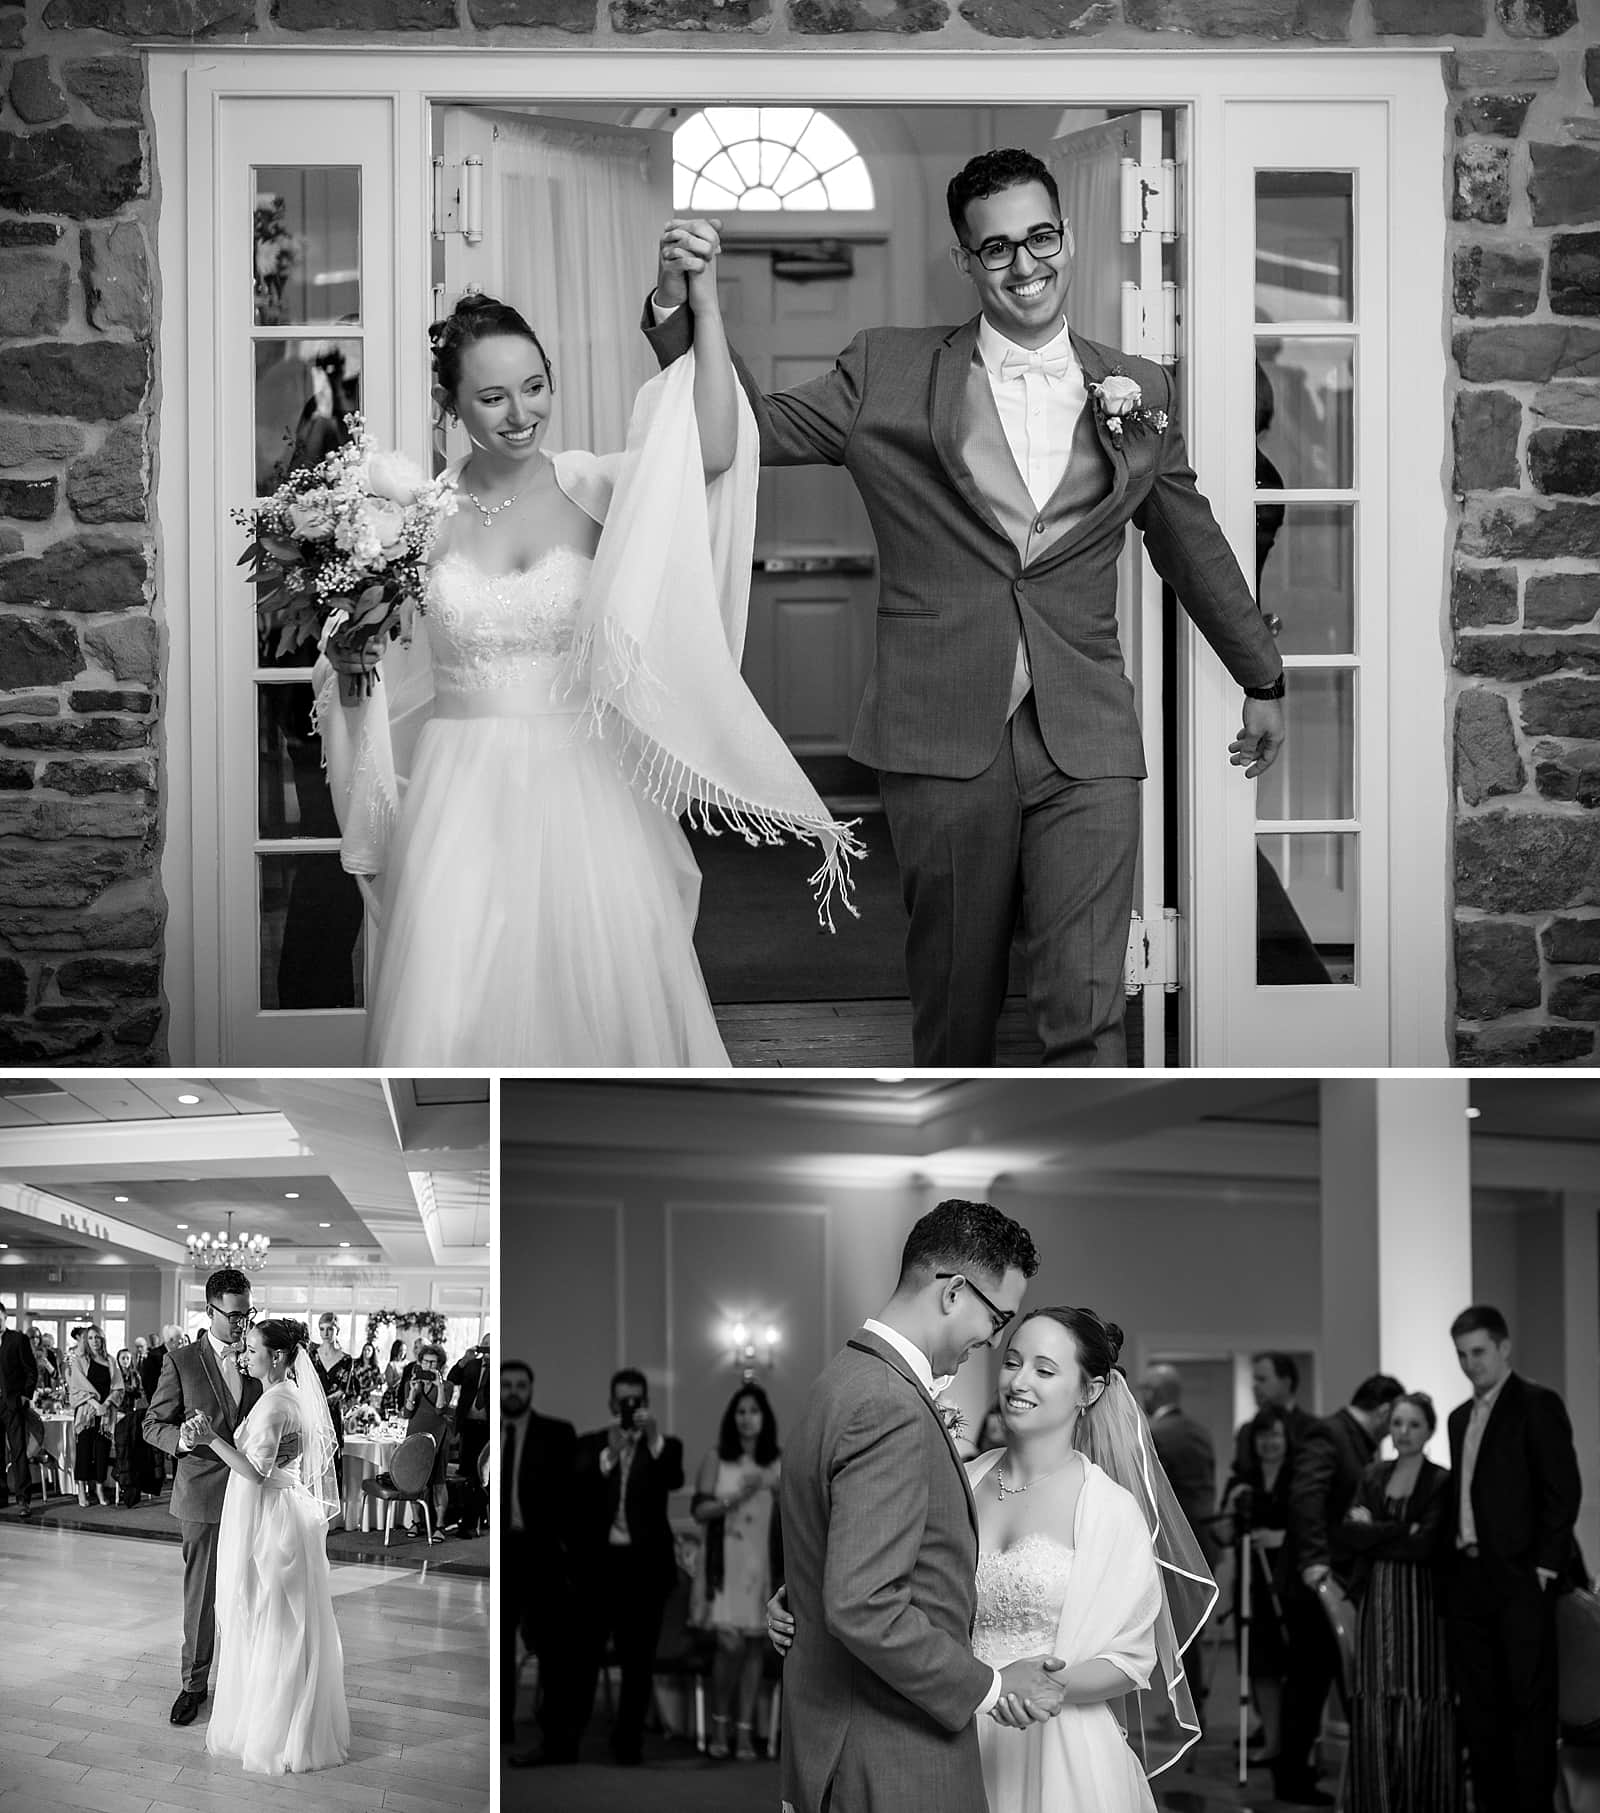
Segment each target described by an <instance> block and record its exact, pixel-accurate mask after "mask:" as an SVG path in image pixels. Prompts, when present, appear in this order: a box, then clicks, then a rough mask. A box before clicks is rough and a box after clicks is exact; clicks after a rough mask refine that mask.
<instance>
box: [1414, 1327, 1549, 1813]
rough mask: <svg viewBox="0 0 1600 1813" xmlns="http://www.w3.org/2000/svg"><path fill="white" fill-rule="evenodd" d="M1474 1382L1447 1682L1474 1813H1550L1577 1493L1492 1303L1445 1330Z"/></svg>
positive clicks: (1453, 1516) (1454, 1424)
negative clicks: (1560, 1638) (1562, 1625)
mask: <svg viewBox="0 0 1600 1813" xmlns="http://www.w3.org/2000/svg"><path fill="white" fill-rule="evenodd" d="M1450 1338H1451V1340H1452V1341H1454V1343H1455V1349H1456V1358H1457V1360H1458V1362H1459V1363H1460V1366H1461V1370H1462V1372H1463V1373H1465V1374H1466V1376H1467V1378H1468V1380H1469V1381H1470V1383H1471V1385H1472V1398H1471V1401H1470V1402H1469V1403H1466V1404H1458V1405H1457V1406H1456V1408H1455V1409H1454V1410H1452V1411H1451V1412H1450V1464H1451V1467H1452V1469H1453V1470H1452V1473H1451V1476H1450V1483H1451V1493H1450V1508H1449V1524H1448V1529H1449V1536H1448V1541H1449V1545H1450V1548H1449V1555H1450V1566H1449V1577H1448V1583H1447V1587H1446V1594H1445V1616H1446V1637H1447V1641H1448V1644H1449V1659H1450V1672H1451V1678H1452V1682H1453V1684H1454V1687H1455V1691H1456V1696H1457V1699H1458V1701H1459V1704H1460V1709H1461V1729H1462V1732H1463V1733H1464V1735H1465V1737H1466V1743H1467V1761H1468V1766H1469V1769H1470V1772H1471V1776H1472V1799H1473V1805H1474V1806H1475V1807H1481V1808H1486V1809H1492V1813H1549V1809H1550V1807H1551V1805H1552V1804H1553V1801H1554V1798H1555V1790H1556V1773H1557V1766H1556V1740H1557V1734H1558V1727H1557V1717H1556V1636H1555V1595H1556V1589H1557V1587H1558V1586H1559V1585H1560V1584H1561V1583H1562V1581H1563V1579H1564V1578H1565V1577H1566V1576H1567V1574H1568V1572H1569V1570H1571V1569H1572V1568H1573V1566H1574V1563H1575V1544H1574V1539H1573V1529H1574V1525H1575V1524H1576V1522H1577V1517H1578V1506H1579V1502H1580V1500H1581V1497H1582V1486H1581V1483H1580V1480H1579V1474H1578V1460H1577V1455H1576V1453H1575V1452H1574V1449H1573V1445H1572V1424H1571V1423H1570V1421H1569V1420H1568V1417H1567V1410H1566V1406H1565V1405H1564V1404H1563V1403H1562V1401H1561V1399H1560V1398H1559V1397H1558V1396H1557V1395H1556V1393H1555V1392H1553V1391H1551V1390H1550V1389H1549V1388H1548V1387H1546V1386H1543V1385H1535V1384H1533V1383H1532V1381H1531V1380H1528V1379H1525V1378H1523V1377H1522V1375H1521V1374H1520V1373H1518V1372H1515V1371H1513V1370H1512V1365H1511V1331H1510V1329H1509V1328H1508V1327H1507V1325H1506V1319H1505V1317H1504V1316H1503V1315H1502V1314H1501V1313H1500V1311H1499V1310H1498V1309H1496V1308H1495V1307H1494V1306H1493V1305H1492V1304H1487V1303H1476V1304H1473V1305H1472V1307H1471V1308H1469V1309H1465V1310H1463V1311H1462V1312H1461V1314H1460V1315H1459V1316H1457V1317H1456V1319H1455V1321H1454V1322H1452V1323H1451V1325H1450Z"/></svg>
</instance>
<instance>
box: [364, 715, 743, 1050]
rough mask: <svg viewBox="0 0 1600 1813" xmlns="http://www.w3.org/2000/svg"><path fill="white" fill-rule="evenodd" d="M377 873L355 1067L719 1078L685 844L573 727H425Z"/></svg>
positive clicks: (482, 722)
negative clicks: (363, 1046) (382, 869)
mask: <svg viewBox="0 0 1600 1813" xmlns="http://www.w3.org/2000/svg"><path fill="white" fill-rule="evenodd" d="M389 876H390V880H389V883H388V898H387V900H386V901H385V905H384V910H383V924H382V933H381V937H382V947H381V951H380V957H379V967H378V980H377V986H376V989H375V994H374V1000H373V1002H372V1009H371V1013H370V1016H369V1022H368V1024H369V1034H368V1049H367V1061H368V1062H369V1063H371V1064H375V1065H385V1066H392V1065H395V1064H422V1065H462V1066H483V1067H487V1066H492V1065H547V1064H548V1065H560V1066H591V1065H592V1066H609V1065H617V1066H636V1065H661V1066H671V1067H683V1066H712V1065H718V1066H720V1065H726V1064H727V1062H728V1058H727V1054H726V1052H725V1051H724V1049H723V1045H722V1040H721V1037H720V1036H719V1034H718V1032H717V1024H716V1019H715V1017H714V1015H713V1014H712V1011H711V1002H710V999H709V997H708V996H707V994H706V988H705V982H704V980H703V978H702V977H701V974H700V965H699V962H698V960H697V959H696V957H695V952H694V922H695V916H696V914H697V912H698V911H699V905H700V872H699V869H698V868H697V867H696V865H695V861H694V857H693V855H692V854H691V853H690V850H689V844H688V839H687V838H686V837H685V836H684V834H683V831H682V829H681V827H680V826H679V824H678V822H677V821H676V819H674V818H672V817H670V816H669V815H668V814H667V813H665V812H663V811H662V810H661V809H660V808H659V807H657V806H654V805H652V804H650V803H649V802H648V801H647V800H645V799H644V798H642V797H641V796H640V795H639V794H638V793H636V792H635V791H634V790H633V788H631V787H630V786H629V784H628V780H627V778H626V775H625V773H624V770H623V768H622V767H621V765H620V764H619V763H618V761H617V758H616V756H615V755H614V754H613V753H612V751H611V750H610V749H609V748H608V747H607V746H606V744H605V743H604V742H603V741H602V740H601V739H600V738H599V737H598V736H590V735H588V734H585V730H584V728H583V726H582V725H581V724H580V721H579V719H578V717H577V716H576V715H575V714H573V713H570V712H547V713H543V714H537V715H533V714H530V715H507V716H503V717H494V716H484V717H478V716H450V715H436V716H435V717H433V718H432V719H431V720H430V721H429V722H428V723H427V724H426V725H425V726H424V728H423V730H422V733H421V737H420V739H419V742H418V747H417V755H416V761H415V764H414V767H413V770H412V775H411V781H410V785H409V787H408V788H407V791H406V796H405V801H404V804H403V807H402V811H401V820H400V824H399V826H398V827H397V829H396V832H395V840H394V843H393V845H392V847H391V851H390V861H389Z"/></svg>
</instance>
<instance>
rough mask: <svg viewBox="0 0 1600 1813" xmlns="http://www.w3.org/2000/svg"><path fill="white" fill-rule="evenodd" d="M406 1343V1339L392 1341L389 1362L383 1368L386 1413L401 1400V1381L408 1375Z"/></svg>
mask: <svg viewBox="0 0 1600 1813" xmlns="http://www.w3.org/2000/svg"><path fill="white" fill-rule="evenodd" d="M405 1357H406V1344H405V1342H404V1341H391V1342H390V1344H389V1364H388V1365H387V1366H385V1367H384V1369H383V1404H384V1410H385V1413H387V1412H389V1411H391V1410H393V1409H395V1408H396V1407H397V1406H398V1405H399V1402H400V1386H401V1381H402V1380H403V1379H404V1378H405V1376H406V1367H405Z"/></svg>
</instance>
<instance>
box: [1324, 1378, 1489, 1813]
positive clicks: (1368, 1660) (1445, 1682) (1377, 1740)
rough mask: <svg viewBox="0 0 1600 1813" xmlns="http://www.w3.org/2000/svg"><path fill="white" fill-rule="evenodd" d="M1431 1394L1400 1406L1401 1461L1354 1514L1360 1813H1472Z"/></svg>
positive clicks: (1444, 1480)
mask: <svg viewBox="0 0 1600 1813" xmlns="http://www.w3.org/2000/svg"><path fill="white" fill-rule="evenodd" d="M1438 1422H1439V1419H1438V1417H1437V1415H1436V1414H1435V1412H1434V1408H1433V1400H1432V1399H1431V1398H1429V1397H1428V1396H1426V1394H1425V1393H1423V1392H1420V1391H1412V1392H1408V1393H1407V1394H1406V1395H1405V1396H1404V1397H1402V1398H1399V1399H1397V1400H1396V1402H1395V1407H1394V1414H1393V1415H1392V1417H1391V1418H1390V1421H1389V1435H1390V1437H1391V1439H1392V1440H1393V1442H1394V1445H1395V1452H1396V1458H1395V1459H1394V1460H1379V1461H1374V1462H1373V1463H1372V1465H1371V1466H1370V1467H1368V1468H1367V1470H1366V1472H1365V1473H1364V1474H1363V1475H1362V1478H1361V1485H1360V1488H1359V1490H1358V1491H1357V1493H1356V1498H1355V1502H1354V1503H1353V1504H1352V1505H1351V1507H1350V1510H1349V1512H1348V1513H1347V1515H1346V1518H1345V1524H1344V1530H1343V1537H1344V1540H1345V1542H1346V1543H1347V1544H1348V1545H1349V1547H1351V1548H1352V1549H1354V1550H1355V1551H1356V1565H1355V1568H1354V1570H1353V1574H1352V1579H1351V1591H1352V1593H1353V1595H1354V1597H1355V1599H1356V1601H1357V1603H1358V1605H1359V1607H1360V1618H1359V1621H1358V1623H1357V1626H1356V1679H1355V1692H1354V1693H1353V1694H1352V1696H1351V1706H1350V1774H1349V1798H1348V1803H1347V1804H1348V1805H1349V1806H1350V1808H1351V1809H1352V1813H1461V1808H1462V1806H1463V1805H1464V1801H1463V1795H1462V1776H1461V1769H1460V1759H1459V1751H1458V1746H1457V1742H1456V1726H1455V1708H1454V1706H1453V1705H1452V1703H1451V1698H1450V1683H1449V1678H1448V1676H1447V1674H1446V1670H1445V1644H1444V1625H1443V1622H1442V1620H1441V1617H1440V1614H1439V1609H1438V1604H1437V1597H1436V1590H1435V1588H1436V1579H1435V1567H1436V1562H1437V1559H1438V1557H1439V1555H1440V1553H1441V1549H1442V1546H1443V1544H1444V1542H1445V1540H1446V1528H1447V1525H1448V1522H1449V1512H1450V1474H1449V1472H1448V1470H1447V1469H1446V1468H1444V1467H1438V1466H1435V1465H1434V1463H1433V1462H1432V1461H1431V1460H1429V1459H1427V1457H1426V1456H1425V1455H1424V1454H1423V1452H1422V1451H1423V1448H1424V1447H1425V1446H1426V1444H1427V1441H1428V1437H1429V1436H1431V1435H1432V1434H1433V1432H1434V1430H1435V1429H1436V1428H1437V1427H1438Z"/></svg>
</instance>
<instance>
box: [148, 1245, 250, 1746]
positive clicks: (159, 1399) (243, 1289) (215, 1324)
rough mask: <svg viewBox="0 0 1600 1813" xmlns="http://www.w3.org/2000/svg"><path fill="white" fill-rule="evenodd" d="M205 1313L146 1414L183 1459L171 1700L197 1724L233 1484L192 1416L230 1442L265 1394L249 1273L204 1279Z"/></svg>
mask: <svg viewBox="0 0 1600 1813" xmlns="http://www.w3.org/2000/svg"><path fill="white" fill-rule="evenodd" d="M206 1315H207V1318H208V1319H207V1323H206V1328H205V1331H204V1333H202V1334H201V1335H200V1336H199V1338H198V1339H197V1340H195V1341H193V1342H191V1343H190V1344H189V1345H188V1346H186V1347H179V1346H175V1345H174V1344H173V1343H172V1341H171V1340H170V1339H169V1340H168V1342H167V1352H166V1357H165V1359H164V1360H163V1361H162V1363H161V1376H160V1378H159V1379H158V1380H157V1381H156V1388H155V1391H154V1393H153V1394H152V1396H151V1399H150V1408H149V1409H148V1410H147V1411H146V1412H145V1418H144V1438H145V1440H146V1441H147V1442H149V1443H151V1445H152V1446H154V1447H157V1448H160V1449H161V1450H162V1451H163V1452H164V1453H166V1454H170V1455H172V1456H173V1458H174V1460H175V1461H176V1464H177V1470H176V1473H175V1475H174V1477H173V1481H172V1498H171V1501H170V1503H169V1505H168V1509H169V1510H170V1511H171V1513H172V1515H173V1516H174V1517H176V1518H177V1519H178V1522H179V1524H180V1525H181V1527H182V1530H183V1664H182V1666H183V1686H182V1688H181V1689H180V1691H179V1693H178V1697H177V1699H175V1700H174V1701H173V1703H172V1713H171V1720H172V1723H173V1724H174V1725H192V1724H193V1723H194V1719H195V1714H196V1713H198V1712H199V1710H200V1708H201V1706H202V1705H203V1704H204V1703H205V1699H206V1696H207V1694H208V1693H209V1692H210V1690H211V1689H210V1682H211V1656H212V1652H213V1650H214V1648H215V1646H216V1603H217V1526H218V1525H219V1524H220V1523H221V1522H222V1501H223V1497H224V1496H225V1494H226V1492H227V1487H228V1469H227V1467H226V1466H225V1465H224V1464H223V1462H222V1460H221V1459H220V1458H219V1457H218V1455H217V1454H216V1452H215V1450H214V1449H212V1448H211V1447H210V1446H209V1445H208V1446H204V1447H199V1448H197V1447H196V1446H195V1445H194V1441H193V1439H192V1436H191V1433H190V1432H191V1428H192V1425H193V1419H194V1417H195V1416H196V1414H197V1413H203V1414H204V1415H205V1416H206V1417H207V1418H208V1419H209V1421H210V1423H211V1426H212V1428H213V1429H215V1430H216V1432H217V1433H218V1434H219V1435H221V1436H223V1437H225V1438H226V1439H227V1440H228V1441H230V1442H231V1441H232V1440H233V1439H234V1433H235V1431H236V1430H237V1429H238V1427H239V1425H240V1423H242V1422H243V1421H244V1419H245V1417H246V1415H247V1414H248V1413H249V1411H250V1409H251V1407H252V1406H253V1405H254V1403H255V1401H256V1399H257V1398H259V1397H260V1396H261V1384H260V1381H259V1380H257V1379H253V1378H251V1377H249V1375H248V1374H247V1373H246V1372H244V1371H243V1370H242V1369H241V1367H240V1364H239V1356H240V1354H241V1353H242V1352H243V1350H244V1338H245V1331H246V1330H247V1329H248V1328H249V1326H250V1280H249V1279H248V1278H247V1277H246V1276H245V1275H244V1273H243V1272H241V1271H236V1270H234V1268H233V1267H232V1266H227V1267H224V1269H223V1270H221V1271H218V1272H213V1273H212V1274H211V1276H210V1277H209V1278H207V1279H206Z"/></svg>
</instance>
